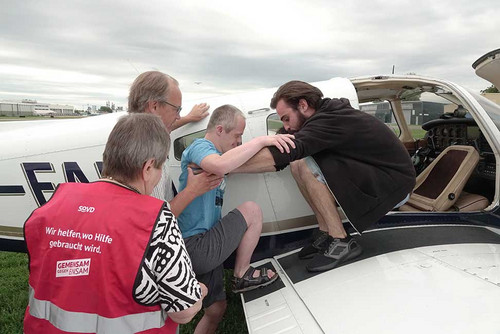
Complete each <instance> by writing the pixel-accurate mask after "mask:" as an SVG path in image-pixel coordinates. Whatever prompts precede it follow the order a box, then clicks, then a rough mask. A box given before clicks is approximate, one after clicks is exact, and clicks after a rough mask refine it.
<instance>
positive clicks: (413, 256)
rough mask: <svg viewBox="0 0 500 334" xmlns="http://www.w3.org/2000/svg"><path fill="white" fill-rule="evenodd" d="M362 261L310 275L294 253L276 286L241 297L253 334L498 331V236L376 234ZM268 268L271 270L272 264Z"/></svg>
mask: <svg viewBox="0 0 500 334" xmlns="http://www.w3.org/2000/svg"><path fill="white" fill-rule="evenodd" d="M355 238H357V239H359V242H360V244H361V245H362V246H363V248H364V253H363V254H362V255H361V256H360V258H358V259H356V260H354V261H352V262H348V263H346V264H344V265H342V266H341V267H338V268H335V269H333V270H330V271H327V272H324V273H319V274H313V273H309V272H307V271H306V269H305V264H306V263H307V261H308V260H299V259H298V257H297V254H296V251H294V252H291V253H288V254H284V255H280V256H277V257H275V258H273V259H271V260H264V261H260V262H259V263H257V264H254V265H258V264H261V263H264V262H269V261H270V262H271V263H272V264H273V266H274V267H275V268H276V269H277V270H278V272H279V274H280V280H279V281H277V282H275V283H274V284H272V285H270V286H268V287H265V288H262V289H257V290H254V291H249V292H246V293H244V294H242V301H243V303H244V310H245V316H246V320H247V325H248V330H249V332H250V333H258V334H264V333H272V334H276V333H419V334H420V333H438V332H439V333H472V332H475V333H479V332H482V333H492V332H495V331H496V330H497V329H498V328H500V318H499V317H498V316H497V315H496V313H497V310H498V306H499V305H500V304H499V301H500V235H499V230H498V229H491V228H487V227H480V226H456V225H455V226H451V225H434V226H419V227H401V228H388V229H377V230H372V231H368V232H365V233H363V236H359V235H357V236H355ZM267 266H268V267H269V265H267Z"/></svg>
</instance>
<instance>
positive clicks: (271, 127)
mask: <svg viewBox="0 0 500 334" xmlns="http://www.w3.org/2000/svg"><path fill="white" fill-rule="evenodd" d="M282 127H283V122H281V120H280V117H279V116H278V114H276V113H274V114H271V115H269V116H267V135H275V134H276V133H278V130H279V129H281V128H282Z"/></svg>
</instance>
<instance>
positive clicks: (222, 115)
mask: <svg viewBox="0 0 500 334" xmlns="http://www.w3.org/2000/svg"><path fill="white" fill-rule="evenodd" d="M236 116H241V117H243V118H245V115H244V114H243V113H242V112H241V110H240V109H238V108H236V107H235V106H233V105H230V104H225V105H223V106H220V107H218V108H216V109H215V110H214V111H213V112H212V116H210V120H209V121H208V125H207V131H210V130H213V129H215V127H216V126H217V125H222V126H223V127H224V131H226V132H229V131H231V130H233V129H234V128H235V127H236V121H237V117H236Z"/></svg>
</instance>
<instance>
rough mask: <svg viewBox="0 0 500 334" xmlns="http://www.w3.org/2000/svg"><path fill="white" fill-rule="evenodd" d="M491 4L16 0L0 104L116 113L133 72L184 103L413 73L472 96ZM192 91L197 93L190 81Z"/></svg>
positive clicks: (3, 20) (5, 40)
mask: <svg viewBox="0 0 500 334" xmlns="http://www.w3.org/2000/svg"><path fill="white" fill-rule="evenodd" d="M499 7H500V6H498V5H497V1H494V0H488V1H481V2H479V1H476V2H470V1H463V0H459V1H451V0H445V1H439V2H436V1H421V2H415V1H407V0H403V1H397V2H396V1H382V0H378V1H370V2H366V1H361V0H355V1H321V0H318V1H307V0H304V1H299V0H296V1H281V0H279V1H261V0H257V1H253V2H244V3H240V2H235V1H228V0H221V1H211V2H205V1H201V0H200V1H196V0H187V1H182V2H176V3H171V2H165V1H149V2H147V3H138V2H136V1H106V2H104V1H96V0H87V1H71V2H67V1H52V0H47V1H43V2H40V1H15V2H11V3H9V6H5V8H4V10H3V11H2V12H1V13H0V29H1V31H2V36H1V37H0V43H1V45H2V49H1V50H0V75H1V77H2V81H1V82H0V100H1V99H13V98H15V99H22V98H36V99H38V100H40V101H46V102H56V103H70V104H73V105H75V106H79V105H83V104H87V103H89V104H97V105H102V104H104V103H105V101H107V100H111V101H114V102H115V103H117V105H126V99H127V94H128V88H129V85H130V84H131V82H132V81H133V80H134V78H135V77H136V76H137V74H138V73H139V72H143V71H146V70H151V69H157V70H160V71H164V72H167V73H169V74H171V75H172V76H174V77H176V78H177V79H178V80H179V81H180V83H181V86H182V89H183V91H184V92H185V95H186V96H195V95H196V94H202V95H204V96H206V95H210V94H221V93H228V92H240V91H244V90H248V89H253V88H257V87H273V86H278V85H280V84H282V83H283V82H285V81H287V80H291V79H301V80H305V81H317V80H325V79H328V78H331V77H335V76H343V77H355V76H361V75H375V74H387V73H390V72H391V70H392V67H393V65H394V66H395V71H396V73H402V74H405V73H408V72H413V73H417V74H422V75H429V76H436V77H438V78H443V79H449V80H451V81H456V82H457V83H459V84H463V85H464V86H468V87H470V88H472V89H475V90H477V91H478V90H480V89H483V88H485V87H487V86H489V83H488V82H486V81H484V80H482V79H479V78H477V77H476V76H475V74H474V71H473V69H472V68H471V64H472V62H473V61H475V60H476V59H477V58H478V57H480V56H481V55H483V54H484V53H486V52H488V51H490V50H493V49H496V48H498V43H497V40H498V39H496V38H495V36H496V35H497V33H498V30H499V27H500V23H498V20H496V19H495V18H496V17H499V15H500V8H499ZM200 82H201V84H200Z"/></svg>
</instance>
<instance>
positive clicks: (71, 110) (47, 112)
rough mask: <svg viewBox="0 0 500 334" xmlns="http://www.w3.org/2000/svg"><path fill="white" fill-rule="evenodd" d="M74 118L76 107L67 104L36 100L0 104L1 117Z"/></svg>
mask: <svg viewBox="0 0 500 334" xmlns="http://www.w3.org/2000/svg"><path fill="white" fill-rule="evenodd" d="M35 115H40V116H63V115H64V116H73V115H75V107H74V106H71V105H67V104H52V103H41V102H37V101H36V100H28V99H26V100H22V102H10V101H6V102H0V116H13V117H24V116H35Z"/></svg>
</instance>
